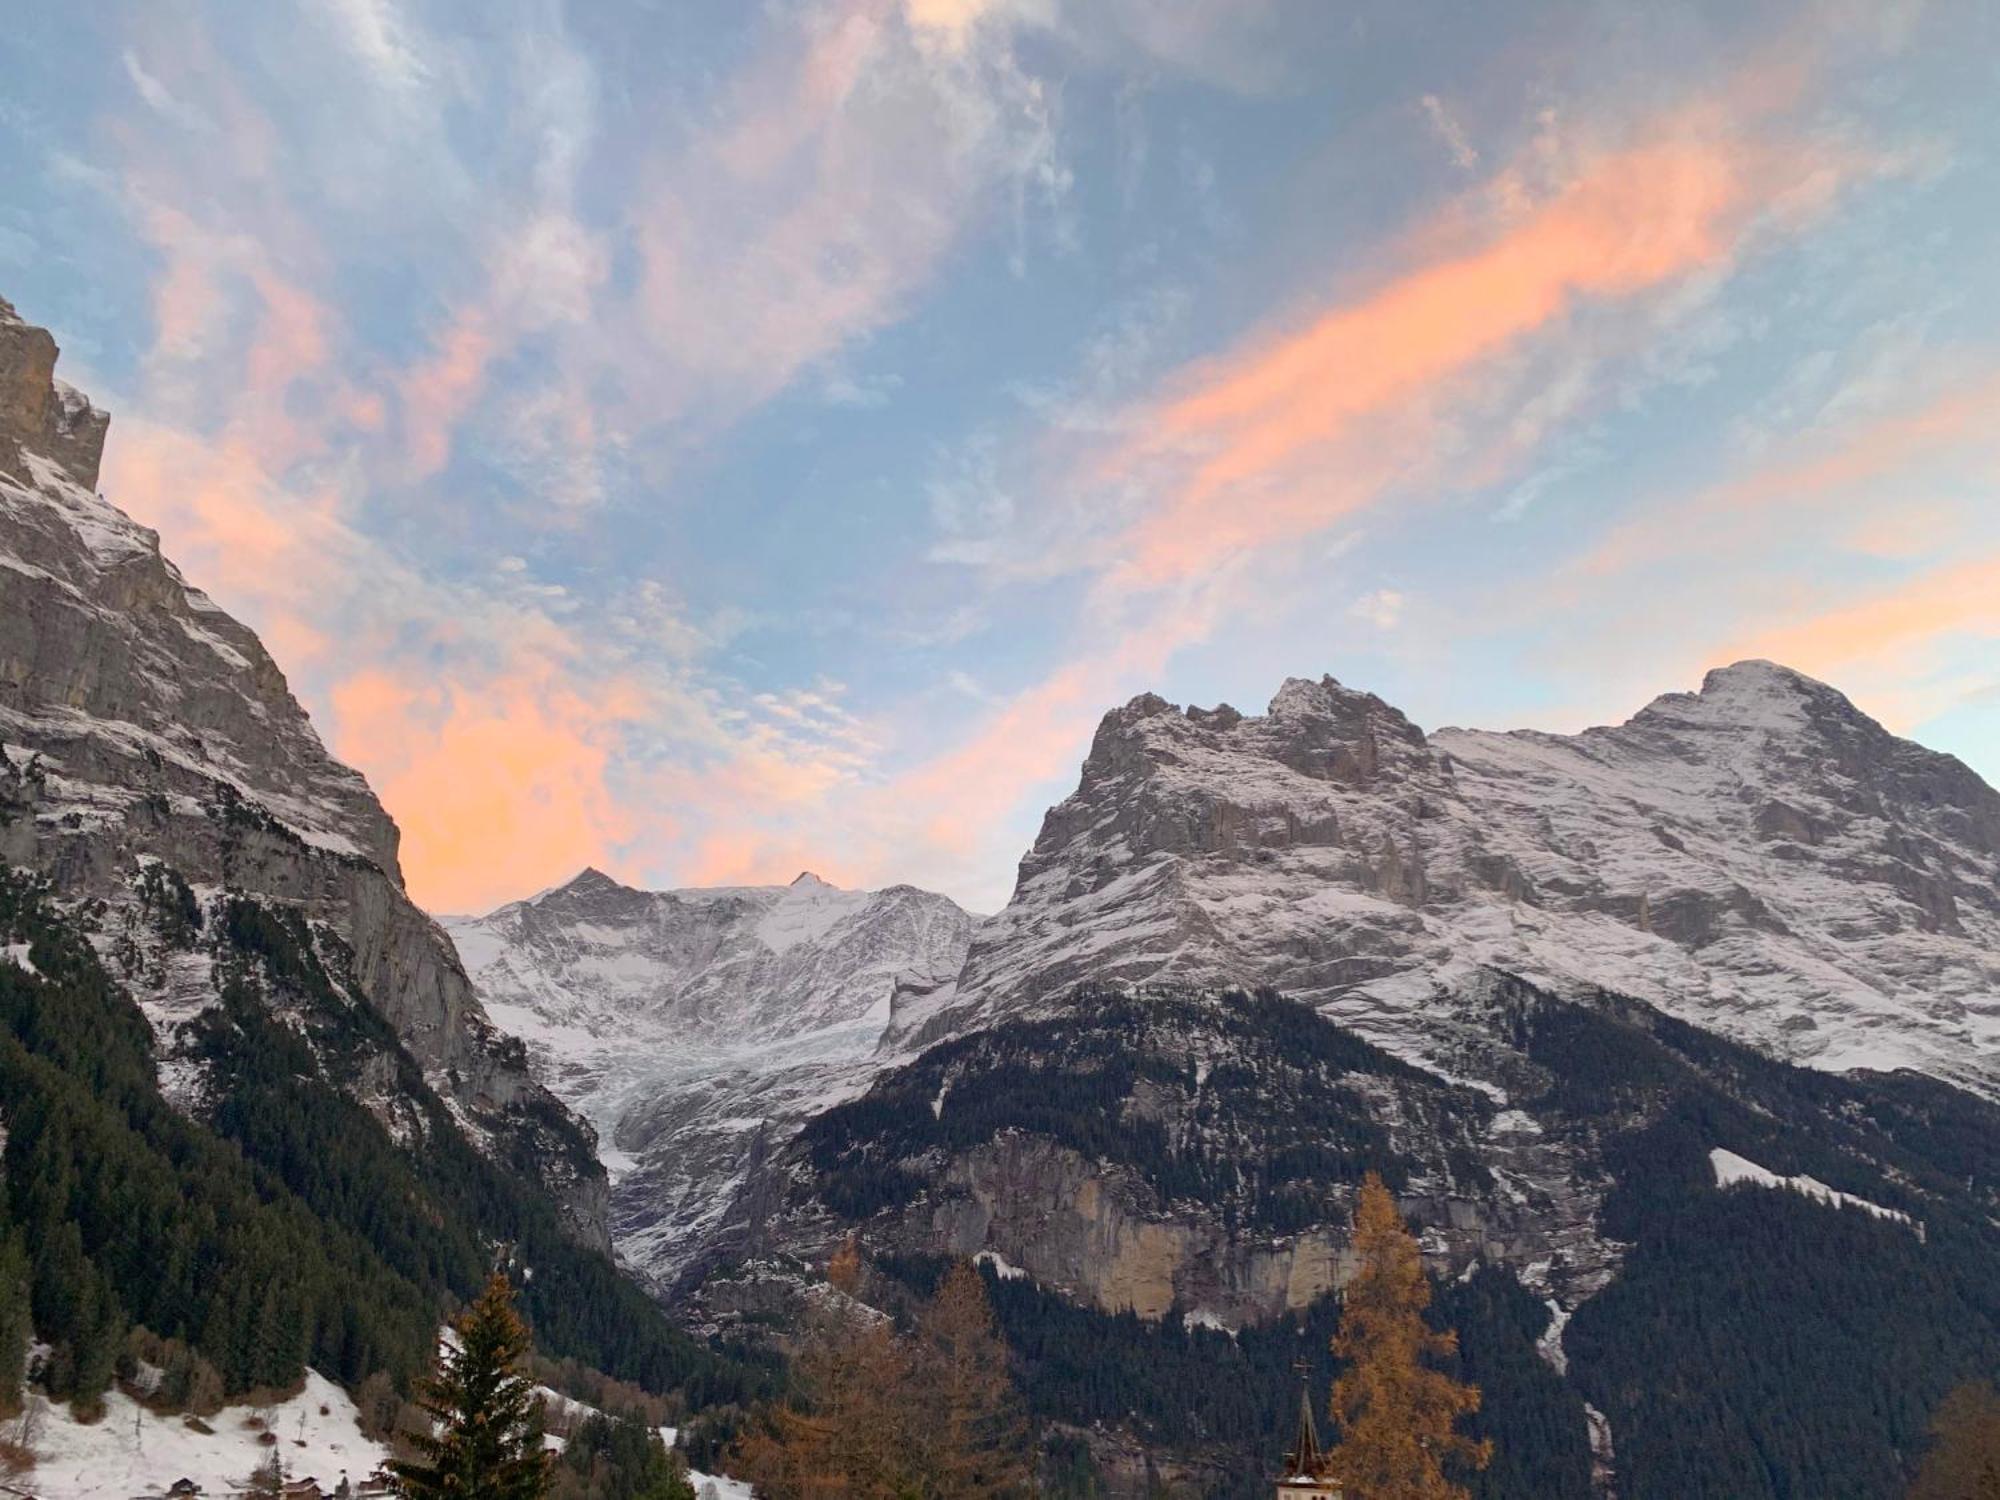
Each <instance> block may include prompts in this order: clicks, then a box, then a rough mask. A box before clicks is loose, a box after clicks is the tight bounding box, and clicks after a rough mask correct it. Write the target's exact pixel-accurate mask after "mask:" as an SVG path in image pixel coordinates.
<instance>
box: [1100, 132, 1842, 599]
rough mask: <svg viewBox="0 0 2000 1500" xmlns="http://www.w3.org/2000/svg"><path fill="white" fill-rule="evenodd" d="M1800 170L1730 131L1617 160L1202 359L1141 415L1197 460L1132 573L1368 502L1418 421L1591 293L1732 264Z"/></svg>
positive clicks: (1299, 530)
mask: <svg viewBox="0 0 2000 1500" xmlns="http://www.w3.org/2000/svg"><path fill="white" fill-rule="evenodd" d="M1805 167H1806V164H1805V163H1803V162H1802V161H1801V160H1799V159H1796V158H1793V157H1790V156H1787V155H1786V154H1784V153H1774V152H1771V151H1768V150H1761V149H1757V148H1754V147H1752V146H1751V145H1749V144H1747V143H1745V142H1743V141H1741V140H1737V139H1731V138H1729V137H1727V136H1721V137H1716V138H1711V139H1706V140H1704V139H1692V138H1690V139H1669V140H1666V141H1664V142H1662V143H1657V144H1651V145H1646V146H1641V147H1636V148H1633V149H1630V150H1625V151H1620V152H1616V153H1612V154H1609V155H1605V156H1602V157H1600V158H1598V159H1597V160H1595V161H1594V162H1592V163H1590V164H1589V165H1588V166H1587V167H1586V168H1585V169H1583V170H1582V171H1581V172H1580V173H1579V174H1577V175H1576V176H1575V177H1574V178H1573V180H1571V181H1570V182H1569V184H1568V185H1567V186H1566V187H1564V188H1563V189H1562V190H1561V191H1560V192H1558V193H1557V194H1556V195H1555V196H1554V197H1553V198H1552V199H1551V200H1549V201H1548V202H1546V203H1544V204H1543V205H1541V206H1540V207H1538V208H1534V209H1532V210H1530V211H1528V212H1526V213H1525V214H1524V215H1523V216H1522V217H1521V218H1519V220H1518V221H1517V222H1514V223H1512V224H1511V225H1510V226H1509V227H1507V228H1506V229H1504V230H1503V231H1502V232H1500V233H1499V234H1498V235H1497V236H1495V237H1494V238H1492V239H1491V240H1490V241H1489V242H1488V243H1486V244H1484V245H1482V246H1480V247H1479V248H1477V249H1475V250H1472V251H1470V252H1468V253H1464V254H1460V255H1457V256H1454V257H1451V258H1448V259H1444V260H1441V261H1438V262H1435V263H1433V264H1429V265H1425V266H1423V267H1421V268H1419V269H1417V270H1414V271H1410V272H1407V273H1405V274H1403V275H1400V276H1398V277H1396V278H1395V279H1393V280H1392V281H1390V282H1389V283H1388V284H1387V285H1385V286H1383V287H1381V288H1379V289H1377V290H1375V291H1373V292H1371V293H1369V294H1368V295H1366V296H1364V297H1361V298H1359V299H1357V300H1353V301H1350V302H1347V303H1344V304H1342V305H1340V306H1337V307H1335V308H1334V309H1333V310H1331V311H1330V312H1327V313H1324V314H1322V315H1320V316H1318V317H1316V318H1315V319H1314V320H1313V321H1312V322H1311V323H1310V324H1309V325H1308V326H1307V327H1305V328H1304V329H1302V330H1299V331H1297V332H1294V333H1288V334H1285V335H1283V336H1281V337H1278V338H1276V339H1266V340H1260V341H1258V342H1257V343H1255V344H1253V345H1251V346H1249V347H1247V348H1245V349H1243V350H1240V351H1238V352H1236V353H1234V354H1231V355H1227V356H1224V357H1223V358H1221V359H1219V360H1216V361H1214V362H1212V363H1210V364H1207V365H1203V366H1199V367H1197V368H1196V369H1195V370H1194V371H1193V372H1191V374H1190V375H1189V376H1188V377H1187V378H1186V379H1185V380H1184V381H1183V382H1182V385H1183V386H1184V389H1183V391H1182V392H1181V393H1180V394H1178V395H1176V396H1173V397H1171V398H1170V399H1168V400H1166V401H1164V402H1163V403H1161V404H1160V405H1159V406H1158V407H1157V409H1156V410H1155V411H1153V412H1152V413H1150V414H1149V415H1148V417H1147V418H1146V419H1145V421H1146V423H1147V425H1148V426H1149V428H1150V429H1151V431H1152V432H1153V434H1154V436H1153V437H1151V438H1150V439H1149V445H1150V446H1151V448H1152V449H1153V450H1154V451H1156V452H1157V451H1160V450H1170V451H1175V452H1179V453H1184V454H1191V455H1194V463H1193V467H1192V470H1191V472H1190V473H1189V474H1188V475H1187V477H1186V478H1185V479H1184V481H1183V482H1181V483H1180V484H1179V485H1178V486H1177V487H1176V489H1175V492H1174V494H1173V496H1172V498H1171V499H1170V500H1169V502H1168V503H1167V504H1166V505H1165V506H1163V507H1162V508H1161V509H1159V510H1158V511H1156V512H1155V513H1153V514H1152V515H1150V516H1148V517H1147V518H1146V519H1145V520H1143V521H1142V522H1141V523H1140V524H1139V525H1138V526H1136V527H1135V528H1134V529H1133V530H1132V532H1131V533H1130V534H1129V536H1128V537H1127V538H1126V541H1125V546H1126V548H1127V549H1128V552H1129V557H1130V567H1131V570H1132V573H1133V574H1134V575H1135V578H1136V581H1138V582H1141V583H1156V582H1159V581H1161V580H1164V579H1168V578H1173V577H1177V576H1182V575H1184V574H1187V573H1189V572H1191V571H1194V570H1197V569H1199V568H1202V567H1206V566H1209V565H1211V564H1212V562H1213V560H1214V558H1215V556H1216V553H1217V551H1218V549H1232V548H1250V547H1258V546H1265V545H1270V544H1274V543H1279V542H1283V541H1286V540H1290V539H1293V538H1296V537H1300V536H1303V535H1307V534H1309V533H1311V532H1313V531H1316V530H1318V529H1320V528H1321V527H1323V526H1325V525H1326V524H1328V523H1329V522H1330V521H1332V520H1334V519H1335V518H1337V517H1338V516H1340V515H1341V514H1343V513H1346V512H1348V511H1352V510H1355V509H1358V508H1360V507H1361V506H1363V505H1365V504H1367V503H1369V502H1370V501H1371V500H1373V499H1374V498H1376V497H1377V496H1379V494H1380V493H1381V491H1382V489H1383V487H1384V486H1385V485H1386V484H1387V483H1388V482H1389V481H1390V480H1391V478H1392V477H1393V476H1394V475H1395V474H1396V473H1397V472H1399V471H1400V469H1401V467H1402V465H1403V463H1404V462H1405V461H1406V458H1407V455H1408V454H1409V452H1410V451H1411V447H1412V441H1413V437H1414V438H1415V439H1416V440H1418V441H1420V436H1421V427H1420V426H1413V425H1412V423H1411V420H1410V419H1411V414H1412V413H1413V412H1421V410H1422V409H1423V408H1424V407H1425V405H1426V404H1427V403H1429V402H1432V401H1435V400H1437V399H1439V398H1441V397H1443V396H1446V395H1448V394H1449V392H1450V387H1451V384H1452V382H1454V381H1455V380H1457V379H1458V378H1459V377H1462V376H1464V375H1465V374H1467V372H1469V371H1471V370H1473V369H1474V368H1475V367H1476V366H1478V365H1479V364H1480V363H1481V362H1482V361H1486V360H1489V359H1491V358H1493V357H1494V356H1496V355H1498V354H1500V353H1502V352H1503V351H1505V350H1507V349H1509V348H1510V347H1511V346H1512V345H1514V344H1515V343H1517V342H1518V341H1519V340H1520V339H1522V338H1523V337H1524V336H1526V335H1528V334H1530V333H1532V332H1535V331H1536V330H1539V329H1542V328H1545V327H1548V326H1549V325H1551V324H1552V323H1554V322H1555V321H1557V320H1558V319H1559V318H1560V317H1561V316H1562V315H1563V314H1564V313H1565V311H1566V310H1568V309H1569V308H1570V307H1572V306H1573V305H1574V304H1576V303H1577V302H1578V301H1580V300H1582V299H1585V298H1616V297H1622V296H1629V295H1632V294H1634V293H1638V292H1642V291H1646V290H1648V289H1651V288H1654V287H1658V286H1660V285H1662V284H1664V283H1666V282H1668V281H1670V280H1672V279H1674V278H1677V277H1680V276H1684V275H1686V274H1688V273H1690V272H1693V271H1696V270H1699V269H1702V268H1704V267H1710V266H1714V265H1716V264H1718V263H1720V262H1723V261H1725V260H1727V259H1728V258H1729V257H1731V256H1732V255H1733V254H1734V253H1735V251H1736V248H1737V246H1738V244H1739V242H1740V240H1741V237H1742V234H1743V232H1744V230H1745V228H1746V227H1747V225H1748V223H1749V220H1750V218H1751V215H1752V212H1753V211H1754V210H1755V209H1756V208H1757V207H1758V206H1759V204H1760V203H1761V202H1762V201H1763V200H1764V199H1765V197H1766V196H1767V195H1768V193H1769V192H1770V190H1771V189H1772V187H1773V186H1774V183H1775V182H1777V181H1779V180H1783V179H1788V178H1790V177H1794V176H1796V175H1797V174H1799V173H1800V172H1801V171H1803V170H1805Z"/></svg>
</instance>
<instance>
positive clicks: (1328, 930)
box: [912, 661, 2000, 1091]
mask: <svg viewBox="0 0 2000 1500" xmlns="http://www.w3.org/2000/svg"><path fill="white" fill-rule="evenodd" d="M1481 968H1491V969H1495V970H1498V971H1502V972H1512V973H1519V974H1522V975H1524V976H1526V977H1529V978H1531V979H1535V980H1538V981H1541V982H1545V983H1548V984H1551V985H1554V986H1556V987H1557V988H1570V989H1577V988H1591V987H1602V988H1607V989H1613V990H1619V991H1623V992H1626V993H1630V994H1635V995H1638V996H1641V997H1643V998H1646V999H1649V1000H1652V1001H1654V1002H1655V1003H1658V1004H1660V1005H1661V1006H1662V1007H1664V1008H1666V1009H1668V1010H1669V1011H1672V1012H1674V1013H1676V1014H1679V1015H1682V1016H1684V1017H1686V1018H1687V1019H1691V1020H1695V1021H1697V1022H1698V1023H1700V1024H1703V1025H1708V1026H1711V1027H1714V1028H1715V1029H1718V1030H1721V1031H1724V1032H1726V1033H1728V1034H1731V1035H1733V1036H1737V1037H1739V1038H1741V1039H1743V1040H1747V1041H1750V1042H1753V1043H1754V1044H1756V1045H1758V1046H1761V1047H1764V1048H1766V1049H1767V1050H1769V1051H1772V1052H1774V1053H1777V1054H1779V1055H1782V1056H1785V1057H1788V1058H1791V1059H1795V1060H1799V1061H1806V1062H1812V1063H1815V1064H1818V1065H1821V1066H1828V1067H1854V1066H1904V1065H1907V1066H1914V1067H1918V1068H1922V1069H1926V1070H1929V1071H1934V1072H1937V1073H1939V1074H1940V1075H1941V1076H1945V1077H1949V1078H1954V1079H1957V1080H1960V1081H1965V1082H1969V1083H1971V1084H1973V1086H1975V1087H1979V1088H1981V1089H1984V1090H1987V1091H1995V1090H2000V794H1996V793H1995V792H1994V791H1993V789H1992V788H1990V787H1988V786H1986V785H1985V783H1984V782H1982V781H1981V780H1980V779H1979V778H1978V777H1977V776H1976V775H1975V774H1973V773H1972V772H1971V771H1970V770H1969V769H1968V768H1966V767H1965V766H1964V765H1963V764H1962V763H1960V762H1958V761H1957V760H1955V759H1953V758H1952V757H1950V756H1946V755H1940V754H1938V753H1936V752H1933V751H1930V750H1927V749H1925V748H1923V747H1922V746H1919V745H1915V744H1912V743H1911V742H1909V741H1906V740H1902V739H1899V738H1897V737H1896V736H1894V735H1892V734H1890V733H1889V732H1888V731H1887V730H1886V729H1884V728H1882V726H1881V725H1879V724H1877V723H1876V722H1875V721H1874V720H1873V719H1870V718H1869V717H1868V716H1867V715H1865V714H1863V713H1862V712H1861V711H1860V710H1858V709H1857V708H1855V707H1854V705H1853V704H1852V703H1851V702H1849V701H1848V699H1847V698H1846V697H1845V696H1844V695H1842V694H1841V693H1839V692H1838V691H1837V690H1836V689H1834V688H1831V687H1829V686H1827V685H1826V684H1824V683H1820V682H1816V681H1815V680H1813V679H1812V678H1810V677H1807V676H1805V675H1804V674H1802V673H1798V672H1795V671H1792V670H1791V669H1788V668H1785V667H1782V666H1778V665H1776V664H1774V663H1770V662H1761V661H1746V662H1739V663H1736V664H1734V665H1732V666H1728V667H1723V668H1720V669H1718V670H1716V671H1714V672H1711V673H1709V674H1708V676H1707V678H1706V680H1705V681H1704V683H1703V685H1702V687H1701V689H1700V691H1698V692H1695V693H1674V694H1668V695H1666V696H1664V697H1662V698H1659V699H1656V700H1655V701H1654V702H1653V703H1651V704H1649V705H1648V706H1647V707H1646V708H1644V709H1641V710H1640V711H1639V712H1638V713H1637V714H1635V715H1634V716H1633V717H1632V718H1631V719H1630V720H1628V721H1627V722H1626V723H1625V724H1622V725H1618V726H1615V727H1611V728H1603V729H1592V730H1587V731H1585V732H1584V733H1582V734H1579V735H1560V734H1549V733H1543V732H1529V731H1520V732H1513V733H1491V732H1486V731H1480V730H1465V729H1443V730H1438V731H1436V732H1434V733H1432V734H1430V735H1428V736H1426V735H1425V734H1424V733H1423V731H1421V730H1420V729H1418V728H1417V726H1416V725H1414V724H1413V723H1411V722H1410V721H1409V719H1408V718H1407V717H1406V716H1404V715H1403V714H1402V713H1401V712H1399V711H1398V710H1396V709H1395V708H1394V707H1392V706H1391V705H1389V704H1387V703H1385V702H1383V701H1382V700H1381V699H1380V698H1378V697H1375V696H1374V695H1372V694H1368V693H1363V692H1357V691H1355V690H1354V689H1352V688H1348V687H1346V686H1344V685H1342V684H1340V683H1339V682H1338V681H1337V680H1335V679H1333V678H1331V677H1327V678H1322V679H1320V680H1318V681H1313V680H1311V679H1303V678H1293V679H1291V680H1289V681H1287V682H1286V683H1285V684H1284V685H1283V686H1282V687H1281V688H1280V689H1279V691H1278V693H1277V695H1276V696H1275V697H1274V699H1273V700H1272V711H1271V712H1270V713H1269V714H1267V715H1265V716H1262V717H1255V718H1249V717H1243V716H1241V715H1237V714H1235V713H1234V712H1233V711H1232V712H1229V713H1222V712H1220V711H1217V712H1214V713H1205V712H1203V711H1201V710H1192V711H1180V710H1176V709H1175V708H1174V707H1173V705H1171V704H1169V703H1167V702H1166V700H1164V699H1161V698H1159V697H1157V696H1155V695H1145V696H1143V697H1140V698H1136V699H1134V700H1132V702H1131V703H1129V704H1127V705H1126V706H1125V707H1124V708H1123V709H1120V710H1118V711H1116V712H1114V713H1113V714H1111V715H1108V716H1107V717H1106V718H1105V720H1104V722H1103V724H1102V725H1101V726H1100V728H1099V730H1098V734H1097V737H1096V739H1095V741H1094V742H1093V744H1092V747H1091V751H1090V755H1089V758H1088V759H1087V760H1086V761H1085V763H1084V766H1083V770H1082V775H1081V777H1080V779H1079V782H1078V785H1077V789H1076V791H1075V792H1073V793H1072V794H1071V795H1070V796H1069V797H1067V798H1065V799H1064V800H1063V801H1062V802H1060V803H1058V804H1057V805H1056V806H1055V807H1054V808H1052V809H1051V810H1050V812H1049V814H1048V815H1047V817H1046V818H1045V820H1044V822H1043V825H1042V829H1041V832H1040V835H1039V836H1038V838H1037V839H1036V841H1035V844H1034V846H1033V848H1032V849H1031V850H1030V851H1029V853H1028V855H1027V856H1026V858H1024V860H1023V861H1022V864H1021V871H1020V878H1019V881H1018V883H1017V885H1016V889H1015V895H1014V899H1013V900H1012V901H1011V902H1010V903H1009V905H1008V907H1007V908H1006V909H1005V910H1003V911H1002V912H1001V913H999V914H998V915H997V916H996V917H995V918H994V919H993V920H992V921H991V922H990V923H989V924H988V925H987V926H986V927H984V928H982V929H981V931H980V933H979V934H978V935H977V937H976V939H975V942H974V944H973V947H972V950H971V952H970V954H969V955H968V958H967V964H966V971H965V973H964V975H963V976H961V979H960V982H959V984H958V985H957V987H956V989H955V991H954V992H953V993H952V994H950V995H949V996H948V997H946V998H945V999H944V1000H943V1001H941V1002H940V1004H939V1005H938V1006H937V1007H936V1008H934V1009H933V1010H932V1011H931V1012H930V1013H928V1014H925V1015H922V1016H920V1017H919V1016H916V1015H915V1014H914V1013H913V1016H912V1026H913V1027H914V1028H915V1030H914V1032H913V1035H914V1036H916V1037H918V1038H920V1039H931V1038H935V1037H937V1036H940V1035H944V1034H948V1033H950V1032H954V1031H959V1030H963V1029H966V1028H967V1027H971V1026H976V1025H980V1024H985V1023H986V1022H987V1021H988V1020H990V1019H991V1018H992V1017H993V1016H995V1015H999V1014H1006V1013H1011V1012H1015V1011H1019V1010H1022V1009H1027V1010H1031V1011H1032V1010H1034V1009H1036V1008H1038V1007H1041V1006H1044V1005H1046V1004H1052V1003H1057V1001H1058V1000H1059V997H1060V996H1061V995H1062V994H1063V993H1065V992H1067V991H1068V990H1069V989H1070V988H1072V987H1073V986H1074V985H1075V984H1076V983H1078V982H1080V981H1083V980H1087V979H1092V980H1106V979H1108V980H1115V981H1120V982H1127V983H1148V982H1159V981H1186V982H1195V983H1208V984H1221V983H1227V982H1231V981H1240V982H1246V983H1272V984H1276V985H1279V986H1280V987H1283V988H1285V989H1287V990H1289V991H1291V992H1293V993H1296V994H1299V995H1302V996H1304V997H1306V998H1308V999H1311V1000H1313V1001H1315V1002H1316V1003H1319V1004H1321V1005H1322V1006H1324V1007H1326V1008H1328V1009H1329V1010H1330V1011H1331V1012H1332V1013H1334V1014H1336V1015H1338V1016H1340V1017H1341V1018H1343V1019H1347V1020H1349V1021H1350V1022H1351V1023H1352V1024H1354V1025H1356V1026H1357V1028H1359V1029H1361V1030H1363V1031H1364V1032H1365V1033H1367V1034H1368V1035H1370V1036H1371V1038H1373V1039H1375V1040H1378V1041H1381V1042H1382V1043H1383V1044H1384V1045H1387V1046H1389V1047H1391V1049H1392V1050H1397V1051H1400V1052H1401V1053H1403V1054H1404V1055H1406V1056H1411V1057H1415V1058H1418V1059H1420V1060H1421V1059H1429V1060H1432V1061H1435V1060H1436V1058H1437V1056H1438V1047H1439V1046H1440V1045H1442V1044H1443V1042H1444V1030H1443V1029H1441V1028H1440V1027H1439V1026H1438V1025H1437V1024H1435V1022H1436V1018H1435V1017H1434V1016H1432V1015H1430V1014H1429V1013H1428V1012H1427V1010H1426V1007H1427V1006H1428V1005H1429V1004H1430V1003H1431V999H1430V997H1432V996H1433V995H1434V994H1435V993H1436V992H1437V990H1438V988H1439V986H1440V985H1444V986H1447V987H1451V986H1456V985H1459V984H1462V983H1463V982H1464V979H1465V977H1466V975H1467V974H1468V973H1470V972H1473V971H1476V970H1479V969H1481Z"/></svg>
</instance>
